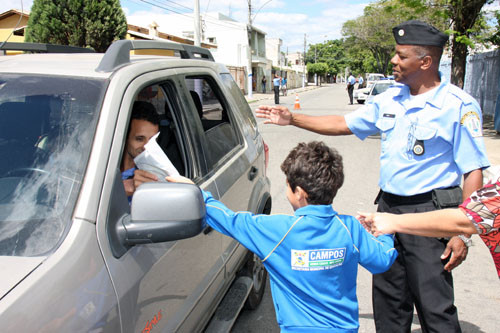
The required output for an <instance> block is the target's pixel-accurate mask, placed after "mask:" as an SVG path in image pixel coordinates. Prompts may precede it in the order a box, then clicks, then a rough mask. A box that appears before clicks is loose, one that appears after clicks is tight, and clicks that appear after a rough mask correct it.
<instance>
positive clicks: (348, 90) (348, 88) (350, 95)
mask: <svg viewBox="0 0 500 333" xmlns="http://www.w3.org/2000/svg"><path fill="white" fill-rule="evenodd" d="M353 91H354V84H350V85H348V86H347V93H348V94H349V102H350V103H351V104H352V101H353V97H352V94H353Z"/></svg>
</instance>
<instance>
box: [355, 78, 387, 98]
mask: <svg viewBox="0 0 500 333" xmlns="http://www.w3.org/2000/svg"><path fill="white" fill-rule="evenodd" d="M384 78H385V76H384V74H379V73H367V74H366V86H365V88H361V89H356V90H354V93H353V98H354V99H355V100H356V102H357V103H358V104H363V103H365V101H366V98H367V96H368V95H369V93H370V89H371V87H372V85H373V84H374V83H375V82H377V81H379V80H383V79H384Z"/></svg>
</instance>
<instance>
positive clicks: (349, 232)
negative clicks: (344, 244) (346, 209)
mask: <svg viewBox="0 0 500 333" xmlns="http://www.w3.org/2000/svg"><path fill="white" fill-rule="evenodd" d="M335 218H336V219H337V220H339V222H340V223H341V224H342V225H343V226H344V228H345V230H347V233H348V234H349V236H350V237H351V242H352V246H354V248H355V249H356V251H358V252H359V249H358V248H357V246H356V244H354V240H353V239H352V234H351V230H349V228H348V227H347V226H346V225H345V224H344V221H342V220H341V219H340V218H339V216H338V215H335Z"/></svg>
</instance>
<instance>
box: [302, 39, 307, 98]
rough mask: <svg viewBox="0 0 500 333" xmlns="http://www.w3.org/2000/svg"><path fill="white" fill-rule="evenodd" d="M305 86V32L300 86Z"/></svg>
mask: <svg viewBox="0 0 500 333" xmlns="http://www.w3.org/2000/svg"><path fill="white" fill-rule="evenodd" d="M305 86H306V34H304V56H303V57H302V88H304V87H305Z"/></svg>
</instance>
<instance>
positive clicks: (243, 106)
mask: <svg viewBox="0 0 500 333" xmlns="http://www.w3.org/2000/svg"><path fill="white" fill-rule="evenodd" d="M220 77H221V79H222V82H223V83H224V85H225V87H226V88H227V89H228V90H229V91H230V92H231V95H232V96H233V97H234V98H235V99H236V102H237V103H238V106H239V111H240V113H241V114H242V115H243V118H244V121H245V123H246V124H247V125H248V127H249V128H250V130H251V136H252V138H255V137H256V136H257V120H256V119H255V115H254V114H253V112H252V110H251V109H250V106H249V105H248V103H247V101H246V99H245V96H243V94H242V93H241V90H240V88H239V87H238V85H237V84H236V82H234V79H233V76H232V75H231V74H230V73H222V74H221V75H220Z"/></svg>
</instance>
